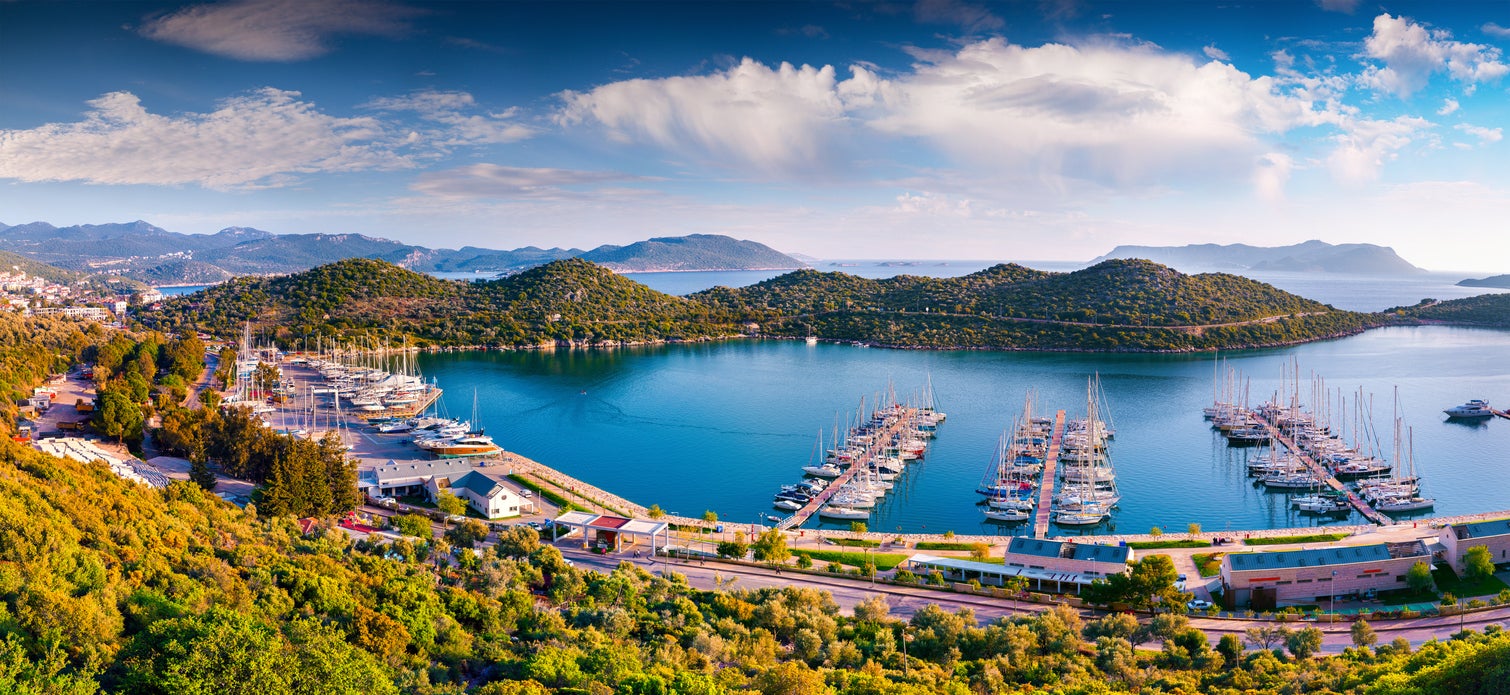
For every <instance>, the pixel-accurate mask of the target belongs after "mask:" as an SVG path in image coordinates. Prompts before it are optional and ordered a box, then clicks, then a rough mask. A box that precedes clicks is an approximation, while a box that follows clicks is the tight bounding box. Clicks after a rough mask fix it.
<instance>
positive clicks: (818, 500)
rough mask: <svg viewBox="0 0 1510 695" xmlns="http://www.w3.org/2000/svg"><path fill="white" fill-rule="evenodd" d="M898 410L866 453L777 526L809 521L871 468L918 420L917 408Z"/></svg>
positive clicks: (797, 524) (786, 526)
mask: <svg viewBox="0 0 1510 695" xmlns="http://www.w3.org/2000/svg"><path fill="white" fill-rule="evenodd" d="M897 411H898V414H899V417H897V419H896V422H893V423H891V424H890V425H887V426H886V429H884V430H880V431H879V436H877V437H874V438H873V439H872V440H871V443H870V445H869V446H867V447H865V453H863V454H861V455H860V457H859V458H857V459H855V461H854V462H853V463H851V464H849V468H846V469H844V472H843V473H840V474H839V477H837V478H834V479H833V481H832V482H830V483H829V484H828V487H826V488H823V492H820V493H818V495H817V496H816V497H814V498H813V499H812V500H810V501H808V503H807V504H806V505H803V507H802V508H801V509H799V510H797V511H795V512H792V515H791V516H789V517H787V518H785V519H782V520H781V522H780V523H778V524H776V528H779V529H781V530H783V531H788V530H791V529H794V528H797V527H798V526H801V525H803V524H805V523H807V520H808V519H810V518H812V516H813V515H814V514H817V513H818V509H819V508H821V507H822V506H823V505H825V504H827V503H828V499H829V498H830V497H833V496H834V493H835V492H837V491H838V490H839V488H842V487H844V485H845V483H848V482H849V481H850V480H853V479H854V477H855V476H856V475H859V474H860V471H863V470H865V469H867V468H869V467H870V463H871V461H874V460H875V458H876V456H877V455H879V454H880V453H881V452H882V451H884V450H885V449H886V446H887V445H888V444H889V443H890V442H891V440H892V439H893V438H894V437H896V435H898V434H901V433H902V431H903V430H904V429H906V428H907V427H909V426H912V425H913V424H914V423H915V422H916V419H917V414H918V409H917V408H906V407H900V406H899V407H898V408H897Z"/></svg>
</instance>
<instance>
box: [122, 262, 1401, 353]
mask: <svg viewBox="0 0 1510 695" xmlns="http://www.w3.org/2000/svg"><path fill="white" fill-rule="evenodd" d="M248 319H250V320H251V321H252V322H253V324H254V326H255V327H258V328H259V329H261V328H266V329H268V332H270V333H271V334H273V335H275V336H276V337H278V338H279V339H280V340H281V341H282V342H283V343H284V344H285V345H293V344H294V341H296V340H306V341H308V340H309V339H313V338H315V337H316V336H324V337H326V338H328V339H329V338H335V339H339V340H342V341H349V340H352V339H354V338H356V337H358V336H371V337H373V338H382V339H386V340H390V341H396V342H405V341H410V342H413V343H417V344H421V345H457V346H496V347H523V346H538V345H568V344H569V345H591V344H604V343H637V342H651V341H666V340H692V339H701V338H709V337H717V336H727V335H733V334H736V333H739V332H741V330H742V328H741V327H742V326H743V325H744V324H746V323H756V324H759V325H760V328H761V332H762V333H764V334H766V335H773V336H787V337H799V336H806V335H815V336H818V337H820V338H826V339H831V340H848V341H863V342H868V343H874V344H880V345H888V346H897V347H930V348H993V349H1046V350H1144V351H1147V350H1202V349H1216V348H1220V349H1229V348H1235V347H1257V346H1268V345H1280V344H1286V343H1293V342H1300V341H1306V340H1315V339H1318V338H1324V337H1330V336H1336V335H1343V334H1347V333H1352V332H1356V331H1359V330H1362V329H1363V328H1365V327H1367V326H1370V325H1373V324H1374V323H1375V322H1376V321H1377V318H1376V317H1373V316H1372V315H1366V314H1355V313H1351V312H1344V311H1337V310H1335V309H1332V308H1331V307H1328V306H1326V305H1323V304H1320V303H1318V302H1314V301H1311V300H1307V299H1304V298H1301V297H1297V296H1295V295H1292V294H1289V293H1287V292H1283V291H1281V290H1278V289H1275V288H1274V287H1272V286H1269V285H1266V284H1263V283H1260V282H1255V281H1252V280H1248V279H1246V278H1241V277H1237V276H1234V275H1224V274H1208V275H1184V274H1182V273H1179V272H1177V271H1175V270H1172V269H1170V268H1166V267H1164V266H1161V265H1158V264H1156V263H1151V262H1149V261H1137V260H1126V261H1124V260H1114V261H1106V262H1104V263H1101V264H1098V265H1096V266H1093V267H1091V268H1087V269H1084V270H1079V271H1075V272H1072V273H1050V272H1044V271H1039V270H1033V269H1030V268H1024V267H1022V266H1017V265H999V266H995V267H992V268H988V269H986V270H983V271H980V272H977V273H973V274H970V275H966V276H963V277H956V278H923V277H915V276H908V275H903V276H898V277H894V278H887V279H884V280H873V279H868V278H860V277H855V276H852V275H846V274H843V273H822V272H818V271H814V270H799V271H796V272H792V273H787V274H785V275H782V276H779V277H776V278H772V279H770V280H767V281H765V282H762V283H759V284H756V285H751V286H749V287H745V288H740V289H730V288H726V287H719V288H714V289H711V290H707V291H705V292H700V293H697V294H694V295H692V296H690V297H688V298H681V297H674V296H671V295H667V294H664V293H661V292H657V291H655V290H652V289H650V288H648V287H645V286H644V285H641V284H639V283H636V282H634V281H632V280H629V279H627V278H624V277H621V276H619V275H616V274H614V273H613V272H611V271H609V270H608V269H606V268H604V267H602V266H599V265H596V264H593V263H589V262H587V261H584V260H581V259H566V260H560V261H554V262H551V263H548V264H545V265H542V266H538V267H536V268H532V269H530V270H527V271H525V272H522V273H519V274H517V275H513V276H510V277H507V278H503V279H499V280H494V281H490V282H478V283H463V282H454V281H446V280H438V279H436V278H434V277H431V276H428V275H423V274H420V273H416V272H413V271H409V270H405V269H403V268H400V267H398V266H395V265H393V264H391V263H387V262H384V261H379V260H371V259H349V260H345V261H340V262H338V263H332V264H329V265H325V266H320V267H318V268H315V269H313V270H310V271H308V272H304V273H299V274H296V275H289V276H286V277H279V278H268V279H248V278H243V279H239V280H235V281H232V282H228V283H225V284H223V285H220V286H217V287H213V288H210V289H208V290H206V291H204V292H200V293H196V294H194V295H190V296H187V297H182V298H177V299H174V300H171V301H169V302H168V303H167V305H166V306H165V308H164V310H163V311H162V312H159V313H157V314H148V315H145V316H144V318H143V320H144V321H145V322H146V323H147V324H148V325H150V326H152V327H154V328H158V329H161V330H165V331H171V330H176V329H177V328H179V327H183V326H194V327H196V328H199V329H201V330H209V331H211V332H214V333H217V334H220V335H223V336H232V335H236V334H238V333H239V332H240V330H241V325H242V322H243V321H245V320H248Z"/></svg>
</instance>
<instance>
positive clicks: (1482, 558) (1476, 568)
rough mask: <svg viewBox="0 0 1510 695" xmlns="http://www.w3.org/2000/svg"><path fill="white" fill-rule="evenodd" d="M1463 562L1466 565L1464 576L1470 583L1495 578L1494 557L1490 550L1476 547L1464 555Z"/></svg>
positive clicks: (1480, 546) (1479, 546)
mask: <svg viewBox="0 0 1510 695" xmlns="http://www.w3.org/2000/svg"><path fill="white" fill-rule="evenodd" d="M1463 562H1464V563H1465V565H1466V569H1465V571H1464V575H1465V576H1466V578H1467V579H1468V580H1470V581H1482V580H1485V579H1488V578H1490V577H1493V576H1494V555H1492V554H1491V553H1490V552H1489V548H1487V547H1485V546H1482V545H1475V546H1473V547H1472V548H1469V549H1468V552H1466V553H1463Z"/></svg>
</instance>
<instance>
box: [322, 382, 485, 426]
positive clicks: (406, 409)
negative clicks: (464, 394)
mask: <svg viewBox="0 0 1510 695" xmlns="http://www.w3.org/2000/svg"><path fill="white" fill-rule="evenodd" d="M440 394H441V389H440V388H438V387H431V388H429V389H426V390H425V395H424V396H423V397H422V398H420V399H419V400H418V401H415V402H413V403H410V404H409V405H405V406H400V407H397V408H384V409H382V410H355V409H351V408H342V409H341V412H342V414H344V415H350V416H352V417H354V418H357V419H360V420H367V421H372V420H383V419H399V420H407V419H409V418H412V417H414V416H416V415H419V414H420V413H423V412H425V409H426V408H429V407H430V406H431V404H433V403H435V401H437V400H439V399H440ZM332 410H334V409H332ZM472 424H474V425H475V424H477V423H472Z"/></svg>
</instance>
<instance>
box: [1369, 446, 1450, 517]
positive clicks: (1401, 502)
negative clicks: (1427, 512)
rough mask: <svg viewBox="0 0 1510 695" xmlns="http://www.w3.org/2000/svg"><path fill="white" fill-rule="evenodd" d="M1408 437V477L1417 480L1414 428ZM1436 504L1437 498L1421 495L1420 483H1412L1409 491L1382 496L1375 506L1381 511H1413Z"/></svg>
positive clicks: (1429, 507)
mask: <svg viewBox="0 0 1510 695" xmlns="http://www.w3.org/2000/svg"><path fill="white" fill-rule="evenodd" d="M1408 437H1409V444H1408V447H1409V448H1408V449H1407V450H1406V461H1407V462H1408V466H1409V467H1408V473H1407V477H1408V478H1410V479H1412V480H1415V479H1416V451H1415V449H1416V443H1415V438H1416V436H1415V431H1414V430H1410V431H1409V433H1408ZM1436 504H1437V501H1436V500H1435V499H1431V498H1427V497H1422V496H1421V490H1420V487H1419V485H1418V484H1412V485H1411V486H1410V488H1409V489H1408V491H1401V492H1400V493H1399V494H1392V495H1387V496H1382V497H1380V498H1379V500H1378V501H1376V502H1375V503H1374V508H1375V509H1377V510H1379V511H1381V512H1413V511H1417V510H1421V509H1431V508H1432V507H1434V506H1436Z"/></svg>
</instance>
